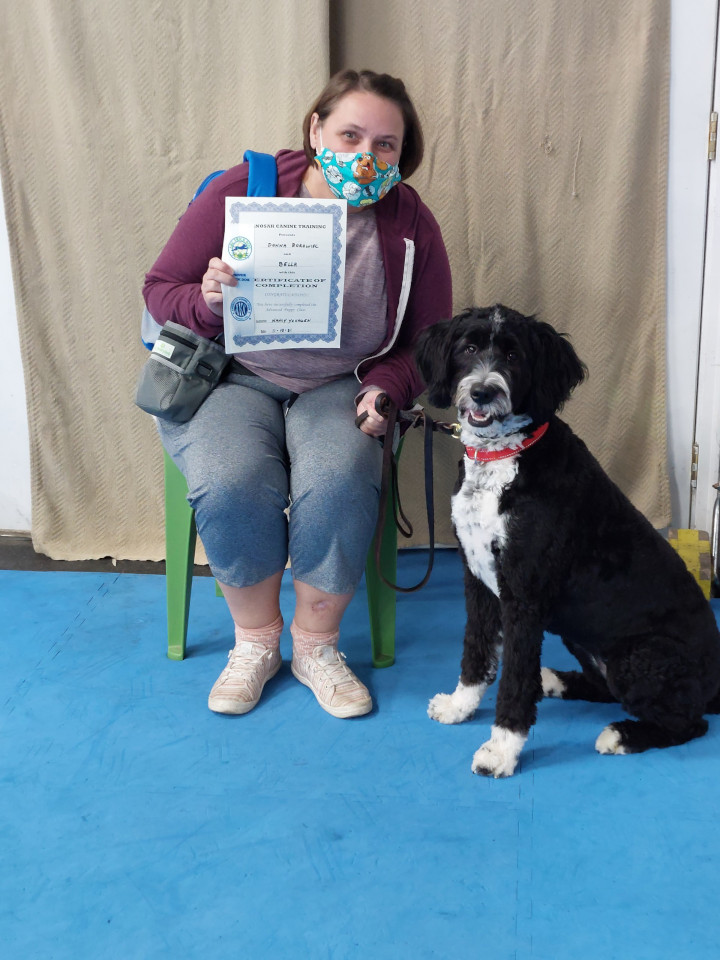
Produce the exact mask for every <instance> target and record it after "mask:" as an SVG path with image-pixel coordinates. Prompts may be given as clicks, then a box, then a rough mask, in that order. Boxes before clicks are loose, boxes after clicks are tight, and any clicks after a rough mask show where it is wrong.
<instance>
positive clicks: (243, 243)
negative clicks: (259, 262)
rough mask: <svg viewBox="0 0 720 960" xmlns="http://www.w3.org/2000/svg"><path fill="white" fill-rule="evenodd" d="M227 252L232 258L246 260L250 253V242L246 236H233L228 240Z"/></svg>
mask: <svg viewBox="0 0 720 960" xmlns="http://www.w3.org/2000/svg"><path fill="white" fill-rule="evenodd" d="M228 253H229V254H230V256H231V257H232V258H233V260H247V258H248V257H249V256H250V254H251V253H252V244H251V243H250V241H249V240H248V238H247V237H233V239H232V240H230V241H229V242H228Z"/></svg>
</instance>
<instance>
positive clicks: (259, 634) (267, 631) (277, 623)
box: [235, 614, 283, 650]
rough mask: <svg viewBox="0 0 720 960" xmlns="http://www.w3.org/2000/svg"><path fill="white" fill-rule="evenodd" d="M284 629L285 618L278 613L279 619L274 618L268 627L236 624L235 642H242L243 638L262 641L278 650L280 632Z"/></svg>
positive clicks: (272, 648) (255, 641)
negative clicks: (249, 626)
mask: <svg viewBox="0 0 720 960" xmlns="http://www.w3.org/2000/svg"><path fill="white" fill-rule="evenodd" d="M282 630H283V618H282V615H281V614H278V616H277V619H275V620H273V622H272V623H269V624H268V625H267V626H266V627H254V628H253V629H250V628H248V627H240V626H238V625H237V623H236V624H235V643H241V642H242V641H243V640H246V641H249V642H250V643H261V644H262V645H263V646H264V647H267V648H268V649H270V650H277V648H278V647H279V646H280V634H281V633H282Z"/></svg>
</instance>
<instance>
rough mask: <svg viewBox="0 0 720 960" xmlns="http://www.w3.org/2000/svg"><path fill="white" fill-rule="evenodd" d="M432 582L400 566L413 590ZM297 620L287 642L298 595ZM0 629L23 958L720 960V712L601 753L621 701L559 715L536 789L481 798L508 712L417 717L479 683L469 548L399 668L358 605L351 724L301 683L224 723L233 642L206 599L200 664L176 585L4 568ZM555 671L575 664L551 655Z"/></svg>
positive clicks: (417, 565) (419, 599)
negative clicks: (471, 644)
mask: <svg viewBox="0 0 720 960" xmlns="http://www.w3.org/2000/svg"><path fill="white" fill-rule="evenodd" d="M425 564H426V555H425V554H424V553H422V552H419V553H416V552H405V553H403V554H402V555H401V557H400V565H399V571H398V575H399V577H400V579H401V581H402V582H407V583H410V582H416V581H417V580H418V579H419V577H420V576H421V575H422V572H423V570H424V567H425ZM713 603H714V605H715V607H716V615H717V614H718V613H719V612H720V611H719V610H718V603H717V601H714V602H713ZM282 609H283V615H284V617H285V621H286V624H288V625H289V623H290V620H291V619H292V593H291V588H290V583H289V581H288V582H287V583H285V584H284V586H283V596H282ZM0 618H1V622H2V624H3V637H4V639H3V641H2V643H1V644H0V722H1V723H2V729H1V734H0V849H1V850H2V863H3V869H2V871H0V944H1V946H0V956H2V957H3V958H5V960H35V958H37V960H66V958H67V960H70V958H72V960H86V958H87V960H96V958H97V960H100V958H102V960H115V958H118V960H135V958H137V960H155V958H158V960H160V958H173V960H176V958H178V960H195V958H206V957H217V956H227V957H233V958H234V957H243V958H249V960H254V958H259V960H260V958H261V960H265V958H268V960H275V958H293V960H295V958H297V960H305V958H308V960H326V958H327V960H344V958H356V957H357V958H360V957H362V958H372V960H385V958H387V960H390V958H392V960H405V958H413V960H415V958H420V960H422V958H433V957H438V958H448V957H456V956H463V957H469V958H475V957H478V958H480V957H482V958H489V960H511V958H512V960H566V958H567V960H569V958H576V957H583V958H587V960H595V958H597V960H615V958H617V960H665V958H667V960H685V958H687V960H690V958H692V960H705V958H707V960H710V958H713V960H714V958H716V957H717V956H718V955H719V949H718V945H717V944H718V938H719V937H720V921H719V920H718V913H719V911H718V908H717V903H718V879H717V878H718V862H719V859H720V832H719V831H718V828H717V824H718V822H719V819H720V799H719V794H720V791H718V787H717V785H718V782H720V717H711V718H710V732H709V734H708V735H707V736H706V737H704V738H702V739H700V740H696V741H693V742H692V743H689V744H686V745H684V746H681V747H675V748H673V749H670V750H654V751H649V752H648V753H645V754H642V755H638V756H629V757H601V756H599V755H598V754H597V753H595V750H594V742H595V738H596V737H597V734H598V733H599V732H600V730H601V729H602V728H603V727H604V726H605V725H606V724H607V723H608V722H610V721H612V720H615V719H619V718H621V717H622V710H621V709H620V708H619V707H617V706H614V705H612V704H589V703H564V702H562V701H554V700H549V701H544V702H543V703H541V704H540V705H539V709H538V723H537V725H536V726H535V728H534V729H533V730H532V732H531V736H530V739H529V740H528V743H527V746H526V749H525V752H524V754H523V757H522V760H521V763H520V767H519V769H518V771H517V773H516V775H515V776H514V777H512V778H510V779H507V780H497V781H496V780H486V779H484V778H481V777H476V776H473V775H472V774H471V772H470V762H471V759H472V755H473V753H474V752H475V750H476V749H477V748H478V747H479V746H480V744H481V743H482V742H484V740H486V739H487V736H488V734H489V729H490V725H491V723H492V718H493V709H494V691H493V690H491V691H489V693H488V695H487V697H486V699H485V701H484V702H483V704H482V705H481V707H480V709H479V711H478V713H477V715H476V717H475V718H474V719H473V720H471V721H469V722H467V723H465V724H461V725H458V726H452V727H451V726H443V725H441V724H437V723H433V722H432V721H431V720H429V719H428V717H427V716H426V713H425V710H426V706H427V701H428V699H429V698H430V697H431V696H432V695H433V694H435V693H437V692H438V691H441V690H442V691H448V692H449V691H452V690H453V689H454V687H455V684H456V683H457V678H458V674H459V662H460V653H461V642H462V632H463V625H464V607H463V596H462V573H461V568H460V561H459V558H458V556H457V554H456V553H455V552H454V551H443V552H442V553H440V555H439V556H438V557H437V560H436V566H435V570H434V571H433V575H432V577H431V580H430V583H429V585H428V586H426V587H425V588H424V589H423V590H421V591H420V592H419V593H418V594H414V595H412V596H400V597H399V600H398V638H397V662H396V664H395V666H394V667H391V668H390V669H386V670H375V669H373V668H372V666H371V660H370V644H369V639H368V627H367V612H366V598H365V594H364V590H363V589H361V590H360V591H359V592H358V595H357V596H356V597H355V599H354V600H353V602H352V604H351V606H350V608H349V611H348V614H347V615H346V619H345V621H344V624H343V631H342V638H341V648H342V649H343V650H344V651H345V653H346V654H347V656H348V660H349V662H350V663H351V664H352V666H353V668H354V669H355V670H356V672H357V674H358V675H359V676H360V678H361V679H362V680H363V681H364V682H365V683H367V684H368V686H369V688H370V690H371V692H372V694H373V697H374V700H375V704H376V706H375V708H374V710H373V712H372V713H371V714H369V715H368V716H366V717H363V718H358V719H356V720H349V721H348V720H336V719H335V718H333V717H330V716H328V715H327V714H325V713H324V712H323V711H322V710H320V708H319V707H318V706H317V704H316V702H315V700H314V698H313V696H312V694H311V693H310V692H309V691H308V690H307V689H306V688H305V687H304V686H302V685H301V684H299V683H298V682H297V681H296V680H295V679H294V678H293V677H292V675H291V673H290V669H289V665H288V663H287V662H286V663H285V664H284V665H283V667H282V669H281V671H280V673H279V674H278V675H277V677H276V678H275V679H274V680H273V681H271V682H270V683H269V684H268V687H267V689H266V691H265V693H264V695H263V699H262V701H261V703H260V705H259V706H258V708H257V709H256V710H254V711H253V712H252V713H250V714H247V715H246V716H244V717H235V718H233V717H222V716H217V715H215V714H213V713H211V712H210V711H209V710H208V709H207V694H208V692H209V689H210V687H211V686H212V684H213V682H214V680H215V678H216V677H217V675H218V673H219V672H220V670H221V669H222V667H223V664H224V661H225V658H226V654H227V651H228V649H229V648H230V645H231V630H230V628H229V620H228V616H227V612H226V608H225V605H224V603H223V602H222V600H219V599H217V598H216V597H215V594H214V584H213V581H212V580H211V579H209V578H198V579H196V580H195V581H194V586H193V599H192V607H191V614H190V630H189V637H188V657H187V659H186V660H184V661H183V662H180V663H178V662H173V661H170V660H167V659H166V657H165V613H164V582H163V579H162V578H161V577H156V576H152V575H133V574H117V575H105V574H94V573H55V572H53V573H35V572H32V573H22V572H15V571H3V572H0ZM289 640H290V638H289V631H288V629H287V626H286V629H285V633H284V634H283V638H282V643H281V649H282V652H283V656H284V657H285V658H286V659H289V656H290V643H289ZM543 662H544V663H546V664H547V665H549V666H556V667H559V668H564V667H565V668H566V667H570V666H571V665H572V663H573V661H572V659H571V658H570V656H569V654H568V653H567V652H566V651H565V650H564V648H563V647H562V645H561V644H560V642H559V641H558V640H557V638H555V637H548V638H547V639H546V644H545V650H544V653H543Z"/></svg>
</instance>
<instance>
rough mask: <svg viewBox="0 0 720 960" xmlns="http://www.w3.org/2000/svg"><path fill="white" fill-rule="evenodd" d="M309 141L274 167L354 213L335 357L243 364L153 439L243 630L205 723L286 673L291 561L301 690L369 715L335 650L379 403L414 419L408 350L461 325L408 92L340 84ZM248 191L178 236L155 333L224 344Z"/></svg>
mask: <svg viewBox="0 0 720 960" xmlns="http://www.w3.org/2000/svg"><path fill="white" fill-rule="evenodd" d="M303 136H304V150H297V151H292V150H281V151H280V152H279V153H278V154H277V157H276V160H277V167H278V190H277V195H278V196H283V197H314V198H334V197H340V198H343V199H345V198H347V197H348V196H350V197H351V199H348V218H347V246H346V267H345V286H344V298H343V320H342V334H341V343H340V346H339V347H338V348H336V349H332V348H329V349H328V348H321V349H314V348H308V349H297V348H293V349H277V350H267V351H262V352H251V353H245V354H236V355H235V358H234V360H235V362H233V363H232V364H231V365H230V366H229V367H228V371H229V372H227V373H226V374H225V375H224V377H223V379H222V381H221V382H220V383H219V385H218V386H217V387H216V389H215V390H214V391H213V392H212V393H210V395H209V396H208V398H207V399H206V400H205V401H204V403H203V404H202V405H201V406H200V408H199V409H198V411H197V412H196V414H195V415H194V417H193V418H192V419H191V420H190V421H188V422H187V423H170V422H167V421H159V423H158V426H159V431H160V437H161V440H162V443H163V445H164V447H165V449H166V450H167V451H168V453H169V454H170V456H171V457H172V458H173V460H174V461H175V463H176V464H177V466H178V467H179V468H180V470H181V471H182V473H183V474H184V476H185V478H186V479H187V484H188V491H189V492H188V499H189V501H190V503H191V504H192V506H193V508H194V510H195V517H196V521H197V527H198V533H199V535H200V537H201V539H202V542H203V545H204V547H205V552H206V554H207V558H208V561H209V564H210V569H211V570H212V573H213V575H214V576H215V578H216V579H217V581H218V582H219V584H220V586H221V589H222V592H223V594H224V596H225V600H226V601H227V605H228V607H229V609H230V614H231V616H232V619H233V621H234V624H235V647H234V649H233V650H231V651H230V655H229V661H228V664H227V666H226V667H225V669H224V670H223V671H222V673H221V674H220V677H219V678H218V680H217V681H216V683H215V685H214V686H213V688H212V690H211V692H210V697H209V701H208V704H209V707H210V709H211V710H214V711H216V712H218V713H228V714H242V713H247V712H248V711H249V710H252V708H253V707H254V706H255V705H256V704H257V702H258V700H259V699H260V695H261V693H262V689H263V687H264V685H265V682H266V681H267V680H269V679H270V678H271V677H273V676H274V675H275V674H276V673H277V671H278V669H279V668H280V665H281V658H280V650H279V642H280V634H281V632H282V628H283V620H282V617H281V615H280V605H279V597H280V583H281V580H282V576H283V571H284V569H285V566H286V563H287V559H288V557H289V558H290V564H291V568H292V577H293V584H294V588H295V595H296V606H295V612H294V619H293V622H292V624H291V626H290V632H291V634H292V640H293V657H292V672H293V674H294V675H295V676H296V677H297V679H298V680H300V682H301V683H304V684H305V685H306V686H308V687H309V688H310V689H311V690H312V692H313V693H314V694H315V696H316V698H317V700H318V702H319V703H320V706H321V707H323V709H324V710H327V711H328V713H331V714H332V715H333V716H335V717H355V716H360V715H362V714H365V713H368V712H369V711H370V710H371V709H372V700H371V698H370V694H369V692H368V690H367V688H366V687H365V686H364V685H363V684H362V683H361V682H360V681H359V680H358V678H357V677H356V676H355V675H354V674H353V673H352V671H351V670H350V669H349V667H348V666H347V665H346V663H345V660H344V657H343V655H342V654H341V653H339V652H338V636H339V626H340V621H341V618H342V616H343V613H344V611H345V609H346V607H347V605H348V603H349V602H350V600H351V598H352V595H353V592H354V591H355V588H356V587H357V584H358V583H359V581H360V578H361V576H362V572H363V567H364V564H365V558H366V554H367V552H368V548H369V545H370V541H371V539H372V534H373V529H374V526H375V522H376V517H377V511H378V498H379V488H380V472H381V458H382V448H381V445H380V444H379V443H378V442H377V440H376V439H375V438H376V437H379V436H381V435H382V433H383V431H384V422H383V419H382V417H381V416H380V415H379V414H378V413H377V411H376V409H375V400H376V398H377V397H378V395H379V394H381V393H384V394H387V396H389V397H390V399H391V400H393V401H394V402H395V403H396V404H397V405H398V406H399V407H400V408H403V407H408V406H410V405H411V404H412V402H413V400H414V399H415V397H417V396H418V394H420V393H421V392H422V383H421V381H420V380H419V378H418V374H417V371H416V368H415V365H414V363H413V358H412V345H413V342H414V340H415V337H416V336H417V334H418V333H419V331H420V330H422V329H423V328H424V327H426V326H428V325H429V324H432V323H434V322H435V321H437V320H439V319H441V318H442V317H447V316H450V314H451V308H452V302H451V285H450V269H449V265H448V258H447V254H446V251H445V246H444V244H443V240H442V236H441V234H440V229H439V227H438V225H437V223H436V221H435V219H434V218H433V216H432V214H431V213H430V211H429V210H428V208H427V207H426V206H425V205H424V204H423V202H422V201H421V200H420V198H419V197H418V195H417V193H416V192H415V191H414V190H413V189H412V188H411V187H409V186H407V185H405V184H404V183H400V182H399V181H400V180H401V178H406V177H408V176H410V174H412V173H413V172H414V171H415V170H416V169H417V167H418V166H419V164H420V162H421V160H422V155H423V139H422V132H421V129H420V123H419V120H418V117H417V114H416V112H415V108H414V106H413V104H412V102H411V101H410V98H409V97H408V94H407V92H406V90H405V87H404V85H403V83H402V81H401V80H397V79H395V78H393V77H390V76H388V75H387V74H376V73H373V72H371V71H363V72H361V73H356V72H354V71H351V70H345V71H342V72H341V73H339V74H336V75H335V76H334V77H333V78H332V79H331V80H330V82H329V84H328V86H327V87H326V88H325V90H324V91H323V93H322V94H321V95H320V97H319V99H318V100H317V102H316V103H315V104H314V106H313V107H312V108H311V109H310V111H309V112H308V114H307V116H306V118H305V121H304V124H303ZM348 153H350V154H353V155H362V157H363V159H364V160H365V163H364V165H363V171H362V174H361V176H362V186H363V189H362V190H360V191H358V190H354V189H353V186H352V184H351V186H350V188H349V189H346V191H345V193H343V189H342V188H343V183H340V184H337V183H336V182H335V180H334V179H333V174H335V175H336V171H337V167H336V164H335V162H334V161H335V158H336V156H337V155H338V154H348ZM368 158H369V160H368ZM348 167H349V165H348ZM348 167H344V169H348ZM330 168H332V172H330V173H328V171H329V170H330ZM368 168H369V169H368ZM380 171H382V172H380ZM247 181H248V168H247V164H241V165H239V166H236V167H233V168H231V169H230V170H227V171H226V172H225V173H224V174H222V175H221V176H219V177H217V178H215V179H214V180H213V181H212V182H211V183H210V184H209V185H208V186H207V188H206V189H205V190H204V191H203V192H202V193H201V194H200V195H199V196H198V197H197V198H196V199H195V200H194V201H193V203H192V204H190V206H189V207H188V209H187V211H186V212H185V213H184V215H183V216H182V218H181V219H180V221H179V223H178V225H177V227H176V228H175V231H174V233H173V234H172V236H171V237H170V239H169V241H168V243H167V245H166V246H165V248H164V250H163V251H162V253H161V254H160V256H159V257H158V259H157V261H156V263H155V265H154V266H153V267H152V269H151V270H150V272H149V273H148V274H147V277H146V282H145V287H144V290H143V293H144V297H145V301H146V304H147V307H148V310H149V311H150V313H151V314H152V316H153V317H154V318H155V320H157V321H158V322H159V323H161V324H164V323H166V322H167V321H169V320H173V321H175V322H176V323H180V324H184V325H185V326H187V327H190V328H191V329H193V330H195V331H196V332H197V333H199V334H201V335H203V336H207V337H215V336H217V335H218V334H220V333H222V329H223V319H222V317H223V303H222V301H223V295H222V287H223V285H231V286H232V285H235V284H236V282H237V281H236V280H235V278H234V276H233V271H232V268H231V267H230V266H228V265H227V264H225V263H223V261H222V260H220V259H219V258H218V257H217V253H218V252H219V251H221V250H222V248H223V232H224V217H225V197H227V196H245V195H246V194H247ZM388 181H390V182H389V183H388ZM368 184H369V187H368ZM390 187H392V189H390ZM354 194H357V196H356V197H355V199H352V197H353V195H354ZM368 199H370V201H371V202H368ZM361 200H362V201H363V204H362V205H357V204H359V202H360V201H361ZM362 414H367V416H366V417H365V418H364V420H363V422H362V423H361V425H360V429H357V427H356V425H355V420H356V417H358V416H360V415H362ZM288 508H289V509H288Z"/></svg>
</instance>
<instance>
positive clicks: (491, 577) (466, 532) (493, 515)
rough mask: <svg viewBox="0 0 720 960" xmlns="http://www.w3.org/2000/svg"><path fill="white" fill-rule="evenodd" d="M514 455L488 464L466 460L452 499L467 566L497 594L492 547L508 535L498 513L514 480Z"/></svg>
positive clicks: (454, 518)
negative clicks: (460, 484) (462, 477)
mask: <svg viewBox="0 0 720 960" xmlns="http://www.w3.org/2000/svg"><path fill="white" fill-rule="evenodd" d="M516 474H517V457H512V458H510V459H508V460H499V461H494V462H490V463H476V462H474V461H470V460H468V459H466V460H465V479H464V480H463V484H462V487H461V488H460V490H458V492H457V493H456V494H455V495H454V496H453V498H452V520H453V524H454V525H455V532H456V534H457V538H458V540H459V541H460V543H461V545H462V548H463V551H464V553H465V558H466V559H467V564H468V567H469V568H470V572H471V573H472V574H473V576H475V577H477V578H478V579H479V580H482V581H483V583H484V584H485V586H486V587H488V588H489V589H490V590H492V592H493V593H494V594H495V596H498V585H497V577H496V573H495V557H494V555H493V546H495V547H498V546H501V545H502V544H503V543H504V541H505V538H506V536H507V533H506V519H507V518H506V515H505V514H500V513H498V503H499V501H500V495H501V494H502V492H503V490H504V489H505V488H506V487H507V486H508V485H509V484H510V483H512V481H513V480H514V479H515V476H516Z"/></svg>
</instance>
